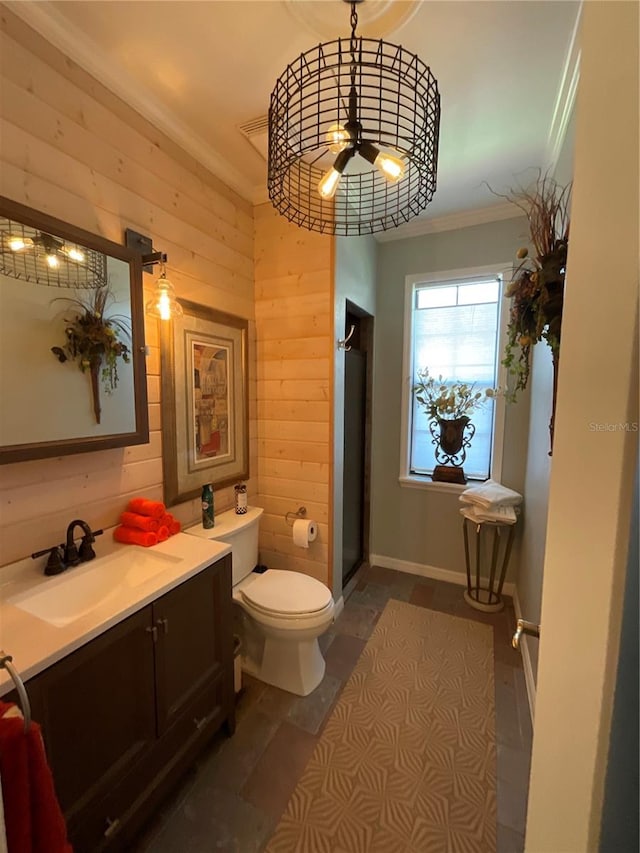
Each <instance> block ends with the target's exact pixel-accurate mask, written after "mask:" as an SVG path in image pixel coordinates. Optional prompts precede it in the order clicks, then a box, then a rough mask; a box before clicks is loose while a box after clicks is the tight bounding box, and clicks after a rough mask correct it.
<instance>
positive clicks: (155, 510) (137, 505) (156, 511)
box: [127, 498, 167, 519]
mask: <svg viewBox="0 0 640 853" xmlns="http://www.w3.org/2000/svg"><path fill="white" fill-rule="evenodd" d="M127 509H128V510H129V512H137V513H139V514H140V515H149V516H151V518H158V519H160V518H162V516H163V515H164V514H165V512H166V511H167V508H166V507H165V505H164V504H163V503H162V501H150V500H147V498H132V499H131V500H130V501H129V505H128V506H127Z"/></svg>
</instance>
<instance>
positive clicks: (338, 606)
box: [333, 596, 344, 622]
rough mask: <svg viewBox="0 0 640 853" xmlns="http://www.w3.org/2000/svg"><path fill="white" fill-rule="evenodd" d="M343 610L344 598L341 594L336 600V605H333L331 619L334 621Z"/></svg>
mask: <svg viewBox="0 0 640 853" xmlns="http://www.w3.org/2000/svg"><path fill="white" fill-rule="evenodd" d="M343 610H344V598H343V597H342V596H340V598H339V599H338V600H337V601H336V606H335V609H334V611H333V621H334V622H335V621H336V619H337V618H338V616H339V615H340V614H341V613H342V611H343Z"/></svg>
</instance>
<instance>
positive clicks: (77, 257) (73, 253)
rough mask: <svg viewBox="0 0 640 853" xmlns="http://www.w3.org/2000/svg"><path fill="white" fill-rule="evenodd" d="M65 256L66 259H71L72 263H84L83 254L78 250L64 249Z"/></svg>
mask: <svg viewBox="0 0 640 853" xmlns="http://www.w3.org/2000/svg"><path fill="white" fill-rule="evenodd" d="M65 254H66V255H67V257H68V258H71V260H72V261H77V262H78V263H79V264H81V263H82V261H84V254H83V253H82V252H81V251H80V249H74V248H71V249H65Z"/></svg>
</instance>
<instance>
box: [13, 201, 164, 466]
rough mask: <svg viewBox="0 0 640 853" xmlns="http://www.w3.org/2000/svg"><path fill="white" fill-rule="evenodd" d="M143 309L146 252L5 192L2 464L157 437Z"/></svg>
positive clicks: (145, 440) (111, 446) (92, 449)
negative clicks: (142, 254)
mask: <svg viewBox="0 0 640 853" xmlns="http://www.w3.org/2000/svg"><path fill="white" fill-rule="evenodd" d="M103 303H104V305H103ZM143 310H144V309H143V295H142V264H141V258H140V255H139V254H138V253H136V252H134V251H132V250H131V249H128V248H126V247H125V246H121V245H119V244H118V243H114V242H112V241H110V240H107V239H105V238H104V237H100V236H97V235H95V234H91V233H89V232H88V231H84V230H83V229H81V228H78V227H76V226H74V225H70V224H69V223H67V222H62V221H61V220H59V219H55V218H53V217H51V216H49V215H47V214H44V213H40V212H38V211H36V210H33V209H31V208H29V207H26V206H24V205H22V204H19V203H17V202H15V201H12V200H11V199H7V198H4V197H2V196H0V401H1V402H0V464H6V463H10V462H21V461H24V460H29V459H41V458H45V457H51V456H64V455H67V454H72V453H84V452H88V451H94V450H106V449H108V448H113V447H126V446H129V445H134V444H145V443H147V442H148V441H149V416H148V408H147V388H146V369H145V352H146V348H145V343H144V314H143ZM91 317H93V318H94V320H95V317H98V318H99V322H97V323H94V325H93V326H91Z"/></svg>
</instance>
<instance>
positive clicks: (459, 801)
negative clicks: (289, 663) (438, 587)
mask: <svg viewBox="0 0 640 853" xmlns="http://www.w3.org/2000/svg"><path fill="white" fill-rule="evenodd" d="M495 779H496V745H495V703H494V673H493V634H492V629H491V628H490V627H489V626H488V625H483V624H480V623H478V622H472V621H470V620H467V619H460V618H458V617H455V616H449V615H447V614H445V613H436V612H435V611H433V610H426V609H424V608H422V607H415V606H414V605H412V604H405V603H404V602H400V601H390V602H389V603H388V604H387V606H386V607H385V609H384V612H383V613H382V615H381V616H380V620H379V622H378V624H377V626H376V628H375V631H374V633H373V634H372V636H371V638H370V639H369V641H368V642H367V645H366V647H365V649H364V651H363V652H362V655H361V656H360V659H359V661H358V663H357V665H356V668H355V669H354V671H353V673H352V675H351V678H350V679H349V681H348V682H347V684H346V685H345V687H344V690H343V692H342V695H341V696H340V699H339V701H338V704H337V705H336V707H335V708H334V710H333V712H332V713H331V717H330V719H329V721H328V722H327V725H326V727H325V730H324V732H323V734H322V737H321V739H320V742H319V743H318V745H317V747H316V749H315V751H314V753H313V756H312V758H311V760H310V761H309V764H308V765H307V767H306V769H305V771H304V774H303V776H302V778H301V779H300V781H299V783H298V785H297V787H296V789H295V791H294V793H293V795H292V797H291V800H290V801H289V804H288V806H287V809H286V811H285V813H284V815H283V817H282V819H281V820H280V823H279V824H278V827H277V828H276V831H275V833H274V835H273V837H272V838H271V840H270V842H269V844H268V845H267V853H294V851H295V853H467V851H469V853H481V851H482V853H494V851H495V849H496V781H495Z"/></svg>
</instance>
